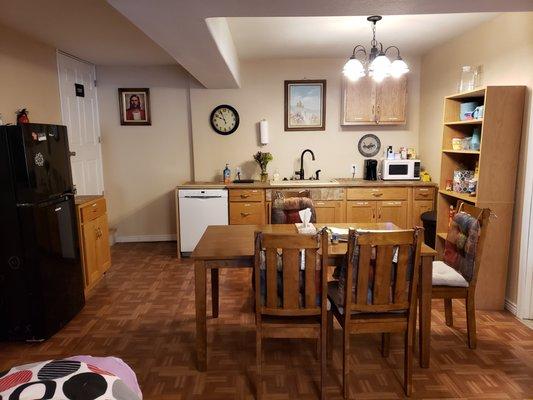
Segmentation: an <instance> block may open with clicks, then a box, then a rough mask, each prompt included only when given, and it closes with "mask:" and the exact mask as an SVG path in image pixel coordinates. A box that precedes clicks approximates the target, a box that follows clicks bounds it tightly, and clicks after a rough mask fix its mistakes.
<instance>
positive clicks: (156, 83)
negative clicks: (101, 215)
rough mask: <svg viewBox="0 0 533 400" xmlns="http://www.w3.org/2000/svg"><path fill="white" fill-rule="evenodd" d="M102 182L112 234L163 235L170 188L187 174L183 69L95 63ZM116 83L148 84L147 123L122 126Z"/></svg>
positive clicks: (169, 223) (169, 216) (167, 229)
mask: <svg viewBox="0 0 533 400" xmlns="http://www.w3.org/2000/svg"><path fill="white" fill-rule="evenodd" d="M97 80H98V97H99V112H100V126H101V135H102V157H103V168H104V185H105V193H106V198H107V202H108V213H109V222H110V225H111V226H113V227H115V228H117V237H118V239H119V240H120V239H121V238H126V239H127V237H133V238H129V239H133V240H136V239H137V240H142V239H144V240H157V239H160V240H165V239H166V240H168V239H169V237H170V236H169V235H171V234H174V233H175V232H176V223H175V207H174V198H173V189H174V188H175V186H176V185H177V184H178V183H179V182H183V181H185V180H188V179H189V178H190V171H191V168H190V144H189V143H190V142H189V124H188V120H189V119H188V115H189V113H188V82H189V77H188V75H187V74H186V73H185V72H184V71H183V70H182V69H180V68H179V67H176V66H162V67H97ZM120 87H148V88H150V100H151V111H152V125H151V126H121V125H120V120H119V112H118V91H117V89H118V88H120Z"/></svg>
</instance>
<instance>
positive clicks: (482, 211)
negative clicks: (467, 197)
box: [457, 201, 491, 288]
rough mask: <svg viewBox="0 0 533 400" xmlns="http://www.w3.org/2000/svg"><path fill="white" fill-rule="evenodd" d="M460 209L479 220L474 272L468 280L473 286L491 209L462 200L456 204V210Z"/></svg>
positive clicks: (471, 286)
mask: <svg viewBox="0 0 533 400" xmlns="http://www.w3.org/2000/svg"><path fill="white" fill-rule="evenodd" d="M461 211H462V212H465V213H467V214H470V215H471V216H472V217H474V218H477V220H478V221H479V230H480V232H479V239H478V242H477V246H476V254H475V256H474V272H473V274H472V279H471V280H470V282H469V287H470V288H475V285H476V282H477V275H478V272H479V267H480V265H481V257H482V255H483V247H484V245H485V237H486V235H487V229H488V226H489V220H490V213H491V211H490V209H489V208H479V207H476V206H474V205H472V204H468V203H465V202H462V201H461V202H459V203H458V206H457V212H461Z"/></svg>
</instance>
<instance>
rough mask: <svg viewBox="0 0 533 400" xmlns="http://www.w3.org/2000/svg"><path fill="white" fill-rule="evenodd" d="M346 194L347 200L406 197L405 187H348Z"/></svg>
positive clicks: (402, 198) (398, 198) (397, 198)
mask: <svg viewBox="0 0 533 400" xmlns="http://www.w3.org/2000/svg"><path fill="white" fill-rule="evenodd" d="M346 194H347V199H348V200H404V199H407V188H406V187H391V188H384V187H374V188H350V189H348V190H347V192H346Z"/></svg>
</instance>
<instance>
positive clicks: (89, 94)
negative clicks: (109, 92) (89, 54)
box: [57, 52, 104, 195]
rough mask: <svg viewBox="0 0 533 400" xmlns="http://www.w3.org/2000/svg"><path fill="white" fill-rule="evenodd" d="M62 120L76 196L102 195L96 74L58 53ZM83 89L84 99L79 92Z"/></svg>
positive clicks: (78, 62) (90, 68)
mask: <svg viewBox="0 0 533 400" xmlns="http://www.w3.org/2000/svg"><path fill="white" fill-rule="evenodd" d="M57 65H58V72H59V94H60V97H61V116H62V119H63V124H64V125H66V126H67V129H68V140H69V146H70V151H71V152H74V153H75V155H73V156H72V157H71V165H72V179H73V181H74V185H75V186H76V190H77V194H82V195H85V194H102V193H103V192H104V179H103V174H102V151H101V146H100V122H99V120H98V100H97V94H96V86H95V82H96V70H95V67H94V65H93V64H90V63H88V62H84V61H81V60H78V59H76V58H73V57H70V56H68V55H66V54H63V53H61V52H58V53H57ZM76 84H78V85H82V87H78V89H80V88H83V92H84V93H83V96H80V95H79V94H80V93H78V94H77V92H76Z"/></svg>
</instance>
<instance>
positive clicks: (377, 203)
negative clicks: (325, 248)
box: [229, 185, 435, 228]
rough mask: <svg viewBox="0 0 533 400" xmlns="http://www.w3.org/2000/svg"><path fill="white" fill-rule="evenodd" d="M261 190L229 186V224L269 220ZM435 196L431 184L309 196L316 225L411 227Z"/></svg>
mask: <svg viewBox="0 0 533 400" xmlns="http://www.w3.org/2000/svg"><path fill="white" fill-rule="evenodd" d="M263 192H264V191H261V190H256V189H254V190H246V189H230V203H229V217H230V218H229V221H230V224H232V225H242V224H255V225H261V224H265V223H270V214H271V204H272V198H271V195H270V194H269V193H268V194H267V195H266V196H265V194H264V193H263ZM320 196H322V197H320ZM434 196H435V188H434V187H431V186H420V187H414V188H411V187H407V186H392V187H387V186H378V185H371V186H368V187H364V186H361V187H350V188H347V189H346V191H345V192H341V193H340V194H339V193H332V192H327V191H325V190H324V189H322V191H318V190H315V192H314V193H313V194H312V195H311V196H310V197H311V198H313V202H314V205H315V210H316V220H317V223H319V224H327V223H343V222H347V223H368V222H392V223H393V224H395V225H397V226H399V227H401V228H412V227H413V226H415V225H421V221H420V214H422V213H423V212H425V211H428V210H433V208H434Z"/></svg>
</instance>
